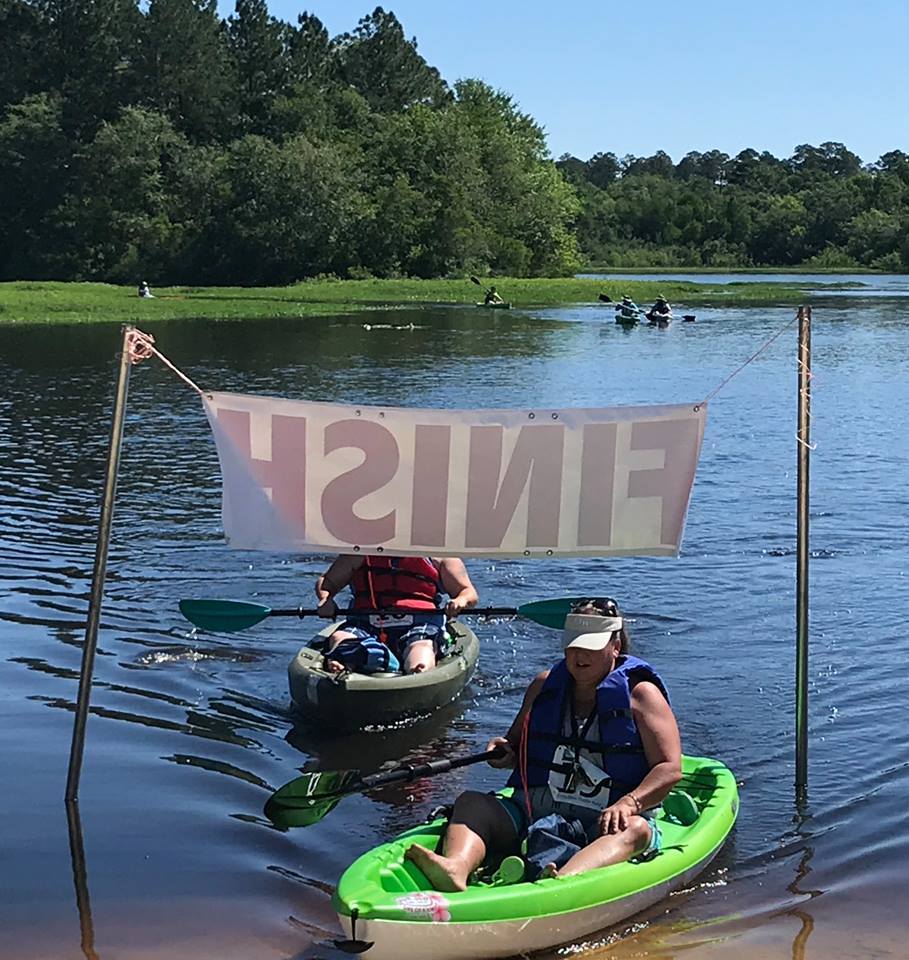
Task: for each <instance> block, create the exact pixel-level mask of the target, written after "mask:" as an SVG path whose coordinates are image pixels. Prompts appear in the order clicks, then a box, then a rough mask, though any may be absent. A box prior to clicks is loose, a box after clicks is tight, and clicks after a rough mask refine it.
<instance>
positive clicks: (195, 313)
mask: <svg viewBox="0 0 909 960" xmlns="http://www.w3.org/2000/svg"><path fill="white" fill-rule="evenodd" d="M494 282H495V285H496V287H497V288H498V291H499V293H500V294H501V295H502V296H503V297H504V298H505V299H506V300H510V301H511V303H512V304H513V305H514V306H515V307H548V306H556V305H559V304H573V303H592V302H596V301H597V295H598V294H599V293H605V294H606V295H607V296H610V297H612V298H613V299H615V300H617V299H619V298H620V297H621V296H622V295H623V294H626V293H627V294H628V295H629V296H631V297H633V298H634V299H635V300H636V301H637V303H639V304H640V305H642V306H643V305H649V304H650V303H652V302H653V300H654V299H655V298H656V296H657V294H661V295H662V296H665V297H667V298H668V299H669V300H670V301H671V302H672V303H673V304H677V305H680V306H682V307H694V306H706V305H711V304H719V305H728V306H733V305H743V306H746V305H769V304H797V303H799V302H801V301H802V300H803V298H804V294H803V291H802V288H801V287H800V286H799V285H798V284H797V283H793V284H791V285H790V284H779V283H775V284H761V283H749V284H728V285H727V284H700V283H699V284H694V283H680V282H677V281H667V282H665V283H664V282H661V281H637V280H627V281H626V280H611V281H601V280H579V279H575V278H560V279H532V280H515V279H508V278H504V277H502V278H496V279H495V281H494ZM152 289H153V292H154V293H155V299H154V300H140V299H139V298H138V297H137V296H136V290H135V287H132V286H130V287H118V286H113V285H111V284H105V283H61V282H37V281H34V282H33V281H14V282H10V283H0V324H16V323H134V324H137V325H141V324H142V323H143V322H147V321H148V320H172V319H180V318H184V319H196V318H212V319H220V320H243V319H254V318H257V317H258V318H262V317H298V318H301V319H302V318H306V317H314V316H326V315H330V314H338V313H353V312H355V311H359V310H369V309H374V308H377V307H395V306H414V305H418V304H462V305H471V304H473V303H475V302H476V301H478V300H482V290H481V288H480V287H478V286H476V285H475V284H472V283H471V282H470V281H469V280H466V279H465V280H311V281H306V282H304V283H297V284H294V285H293V286H289V287H162V288H152Z"/></svg>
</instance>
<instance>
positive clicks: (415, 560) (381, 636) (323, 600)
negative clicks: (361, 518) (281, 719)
mask: <svg viewBox="0 0 909 960" xmlns="http://www.w3.org/2000/svg"><path fill="white" fill-rule="evenodd" d="M348 586H349V587H350V590H351V593H352V594H353V602H352V603H351V610H357V609H363V610H369V609H372V610H391V611H393V612H394V614H393V616H392V615H390V616H384V617H383V616H378V615H375V614H368V613H364V614H362V615H355V614H348V616H347V619H346V620H345V621H344V623H343V624H342V625H341V626H340V627H339V628H338V629H337V630H336V631H335V632H334V633H333V634H332V635H331V638H330V639H329V643H328V650H327V651H326V662H327V667H328V669H329V670H330V671H331V672H333V673H338V672H340V671H342V670H344V669H356V670H360V671H361V672H367V673H372V672H375V671H377V670H392V671H394V670H398V669H403V671H404V673H421V672H422V671H424V670H429V669H431V668H432V667H434V666H435V665H436V659H437V658H438V657H440V656H444V653H445V647H446V631H445V619H446V617H449V618H454V617H457V616H458V614H460V613H463V612H464V611H465V610H469V609H470V608H471V607H475V606H476V605H477V600H478V599H479V598H478V596H477V591H476V589H475V588H474V585H473V584H472V583H471V582H470V576H469V575H468V573H467V568H466V567H465V566H464V563H463V561H462V560H459V559H458V558H457V557H379V556H366V557H364V556H340V557H338V558H337V559H336V560H335V561H334V563H332V565H331V566H330V567H329V568H328V569H327V570H326V571H325V573H324V574H322V576H321V577H319V579H318V580H317V581H316V597H317V598H318V601H319V616H322V617H336V616H337V614H338V606H337V604H336V603H335V600H334V597H335V596H336V595H337V594H338V593H340V592H341V591H342V590H343V589H344V588H345V587H348ZM442 594H447V595H448V597H449V600H448V603H447V605H445V606H444V607H443V606H441V605H440V600H441V598H442ZM402 665H403V667H402Z"/></svg>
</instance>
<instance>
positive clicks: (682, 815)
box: [663, 790, 701, 827]
mask: <svg viewBox="0 0 909 960" xmlns="http://www.w3.org/2000/svg"><path fill="white" fill-rule="evenodd" d="M663 813H664V815H665V816H666V818H667V819H668V820H670V821H671V822H672V823H679V824H681V825H682V826H683V827H690V826H691V824H693V823H694V822H695V821H696V820H697V818H698V817H699V816H700V815H701V809H700V807H699V806H698V805H697V803H695V801H694V799H693V798H692V796H691V794H690V793H686V792H685V791H684V790H673V791H672V792H671V793H670V794H669V796H668V797H666V799H665V800H663Z"/></svg>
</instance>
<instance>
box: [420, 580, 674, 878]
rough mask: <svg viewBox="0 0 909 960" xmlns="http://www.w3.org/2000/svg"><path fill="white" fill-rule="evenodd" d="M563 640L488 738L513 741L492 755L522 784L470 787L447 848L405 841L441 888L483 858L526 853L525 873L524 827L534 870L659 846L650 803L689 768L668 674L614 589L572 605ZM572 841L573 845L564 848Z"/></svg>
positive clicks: (571, 870)
mask: <svg viewBox="0 0 909 960" xmlns="http://www.w3.org/2000/svg"><path fill="white" fill-rule="evenodd" d="M564 650H565V657H564V659H562V660H560V661H559V662H558V663H556V664H555V665H554V666H553V667H552V668H551V669H549V670H545V671H543V672H542V673H541V674H539V675H538V676H537V677H536V678H535V679H534V681H533V682H532V683H531V684H530V686H529V687H528V688H527V692H526V693H525V695H524V702H523V704H522V706H521V709H520V710H519V712H518V715H517V716H516V717H515V719H514V722H513V723H512V724H511V727H510V729H509V730H508V733H507V734H506V735H505V736H504V737H494V738H493V739H492V740H490V741H489V747H488V748H489V749H494V748H495V747H502V748H503V749H504V756H503V757H501V758H500V759H496V760H490V761H489V763H490V765H491V766H493V767H502V768H505V767H513V768H515V769H514V772H513V773H512V774H511V777H510V779H509V781H508V784H509V786H512V787H514V796H513V797H512V798H511V799H503V798H499V797H496V796H495V795H493V794H489V793H479V792H476V791H467V792H465V793H462V794H461V795H460V796H459V797H458V799H457V800H456V801H455V804H454V809H453V811H452V814H451V816H450V818H449V821H448V826H447V829H446V832H445V840H444V845H443V848H442V852H441V853H436V852H434V851H432V850H429V849H427V848H426V847H423V846H421V845H420V844H413V845H412V846H411V847H409V848H408V850H407V852H406V853H405V856H406V857H407V859H409V860H412V861H413V862H414V863H415V864H416V865H417V866H418V867H419V868H420V870H421V871H422V872H423V873H424V874H425V875H426V878H427V880H429V882H430V884H431V885H432V886H433V888H434V889H436V890H441V891H448V892H452V891H455V890H464V889H465V888H466V885H467V880H468V877H470V875H471V873H473V871H474V870H476V869H477V868H478V867H480V866H481V865H482V864H484V862H485V863H486V865H487V866H489V867H494V866H495V865H496V864H497V863H500V862H501V861H502V860H503V858H506V862H509V861H510V862H511V863H512V864H513V863H514V862H515V861H517V866H518V875H517V876H516V877H512V878H510V879H512V880H513V881H514V880H518V879H522V875H523V868H522V865H521V863H520V861H518V860H517V858H516V857H515V856H514V854H517V853H518V851H519V850H520V848H521V843H522V841H523V840H524V839H525V838H527V840H528V850H527V857H526V859H527V865H526V868H527V875H526V876H523V878H524V879H529V880H534V879H538V878H540V877H564V876H570V875H572V874H577V873H582V872H584V871H585V870H592V869H594V868H596V867H605V866H608V865H609V864H612V863H620V862H622V861H623V860H628V859H629V858H631V857H633V856H639V857H647V856H654V855H656V852H657V851H659V848H660V832H659V828H658V826H657V824H656V821H655V820H654V819H653V816H652V813H651V811H654V810H655V808H656V807H658V806H659V805H660V803H662V801H663V799H664V798H665V797H666V796H667V795H668V794H669V792H670V790H671V789H672V787H673V786H674V785H675V784H676V783H678V781H679V780H680V779H681V776H682V774H681V749H682V748H681V741H680V738H679V730H678V726H677V724H676V720H675V716H674V715H673V713H672V709H671V707H670V706H669V699H668V694H667V693H666V688H665V686H664V685H663V681H662V680H661V679H660V677H659V675H658V674H657V672H656V671H655V670H654V668H653V667H651V666H650V664H648V663H646V662H645V661H643V660H639V659H637V658H636V657H632V656H630V655H629V654H628V637H627V632H626V630H625V626H624V621H623V618H622V616H621V614H620V613H619V609H618V606H617V605H616V602H615V601H614V600H610V599H602V600H595V601H585V602H584V603H583V604H578V605H576V606H575V607H573V608H572V612H571V613H570V614H569V615H568V617H566V620H565V633H564ZM582 742H583V746H581V743H582ZM619 748H621V749H619ZM574 821H577V823H575V822H574ZM568 838H570V840H568ZM567 840H568V842H570V843H571V844H572V845H570V846H566V841H567ZM566 849H567V851H568V852H567V853H565V855H564V856H558V855H557V854H556V853H555V851H556V850H562V851H563V852H564V851H566ZM505 866H506V863H505V862H502V863H501V866H500V869H499V872H500V874H501V873H504V872H505Z"/></svg>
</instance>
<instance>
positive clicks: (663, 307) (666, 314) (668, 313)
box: [647, 297, 672, 323]
mask: <svg viewBox="0 0 909 960" xmlns="http://www.w3.org/2000/svg"><path fill="white" fill-rule="evenodd" d="M647 319H648V320H649V321H650V322H651V323H669V322H670V321H671V320H672V307H671V306H669V301H668V300H667V299H666V298H665V297H657V298H656V302H655V303H654V305H653V306H652V307H651V308H650V310H649V311H648V313H647Z"/></svg>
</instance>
